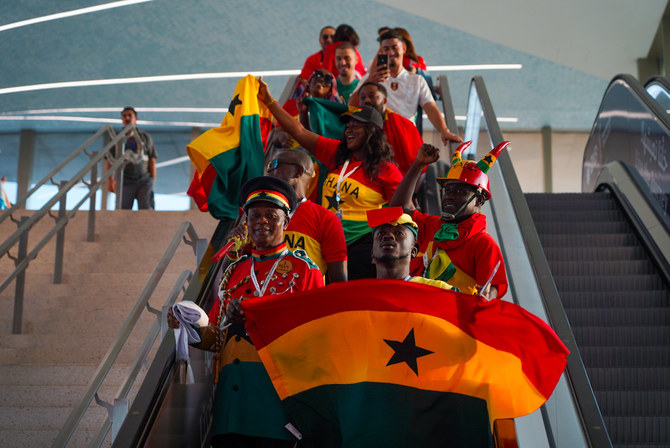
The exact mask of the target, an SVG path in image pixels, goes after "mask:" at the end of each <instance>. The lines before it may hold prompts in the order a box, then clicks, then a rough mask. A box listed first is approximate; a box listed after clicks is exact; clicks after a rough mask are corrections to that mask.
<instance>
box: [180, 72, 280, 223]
mask: <svg viewBox="0 0 670 448" xmlns="http://www.w3.org/2000/svg"><path fill="white" fill-rule="evenodd" d="M257 93H258V80H257V79H256V78H255V77H254V76H252V75H247V76H245V77H244V78H242V79H241V80H240V81H239V82H238V83H237V87H236V88H235V93H234V94H233V99H232V100H231V102H230V105H229V106H228V112H227V113H226V116H225V117H224V118H223V122H221V126H219V127H218V128H214V129H210V130H209V131H207V132H205V133H204V134H202V135H201V136H200V137H198V138H196V139H195V140H193V141H192V142H191V143H189V144H188V146H187V147H186V153H187V154H188V156H189V157H190V158H191V162H193V165H195V167H196V168H197V170H198V172H197V174H196V176H195V178H194V180H193V182H192V183H191V186H190V188H189V191H188V193H189V194H190V195H191V196H192V197H193V199H194V200H195V201H196V203H197V204H198V207H199V208H200V209H201V210H206V209H209V212H210V213H211V214H212V216H214V217H215V218H217V219H235V218H237V215H238V204H239V203H238V192H239V189H240V187H241V186H242V184H244V182H246V181H247V180H248V179H252V178H254V177H258V176H262V175H263V168H264V167H263V164H264V160H263V157H264V154H263V149H264V142H265V140H266V138H267V134H268V132H269V131H270V126H271V115H270V112H269V111H268V109H267V107H265V105H264V104H262V103H261V102H260V101H258V98H257V97H256V94H257ZM204 198H206V199H207V203H206V206H205V204H204Z"/></svg>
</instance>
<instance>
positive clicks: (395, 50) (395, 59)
mask: <svg viewBox="0 0 670 448" xmlns="http://www.w3.org/2000/svg"><path fill="white" fill-rule="evenodd" d="M406 48H407V47H406V46H405V43H404V42H403V41H401V40H400V39H396V38H393V39H384V40H383V41H382V43H381V52H382V54H387V55H388V57H389V69H390V70H391V73H397V72H398V71H400V68H401V67H402V57H403V56H404V54H405V51H406Z"/></svg>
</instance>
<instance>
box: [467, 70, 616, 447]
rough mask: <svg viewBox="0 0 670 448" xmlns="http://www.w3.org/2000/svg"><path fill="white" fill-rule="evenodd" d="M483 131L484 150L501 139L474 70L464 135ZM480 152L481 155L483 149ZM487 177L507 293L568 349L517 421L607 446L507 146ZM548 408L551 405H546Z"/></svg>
mask: <svg viewBox="0 0 670 448" xmlns="http://www.w3.org/2000/svg"><path fill="white" fill-rule="evenodd" d="M482 132H484V133H485V134H488V137H489V142H488V143H489V144H490V146H488V145H482V149H485V148H486V152H488V150H489V149H490V148H491V147H494V146H496V145H498V144H500V143H502V142H503V141H504V138H503V135H502V132H501V130H500V127H499V125H498V122H497V118H496V115H495V113H494V111H493V107H492V105H491V100H490V98H489V95H488V92H487V90H486V86H485V84H484V80H483V79H482V78H481V77H479V76H475V77H473V78H472V82H471V86H470V95H469V101H468V112H467V126H466V132H465V135H466V140H473V145H472V146H471V147H474V148H476V147H477V140H478V138H479V136H480V133H482ZM480 153H481V154H480V155H483V154H484V153H485V152H484V151H480ZM489 177H490V179H491V184H492V186H495V195H494V198H493V199H492V200H491V201H490V203H491V208H492V209H493V210H494V214H493V215H494V217H495V225H496V231H497V233H498V235H499V236H500V246H501V250H502V252H503V257H504V259H505V260H508V263H509V265H508V266H507V268H508V271H509V272H508V274H509V284H510V294H511V295H512V296H513V297H514V300H515V301H516V302H517V303H519V304H520V305H522V306H523V307H524V308H526V309H528V310H529V311H531V312H533V313H534V314H536V315H538V316H539V317H541V318H543V319H544V320H546V321H548V322H549V323H550V325H551V326H552V327H553V328H554V330H555V331H556V333H557V335H558V336H559V337H560V339H561V341H563V343H564V344H565V345H566V346H567V347H568V349H569V350H570V355H569V356H568V363H567V367H566V374H565V375H564V378H562V379H561V381H559V384H558V386H557V388H556V391H555V392H554V394H553V395H552V397H551V398H550V399H549V401H547V403H546V404H545V405H544V406H543V407H542V408H541V410H540V415H541V420H540V418H539V417H540V415H534V414H531V416H528V417H524V419H527V418H530V419H533V418H535V421H530V420H527V421H525V422H523V420H521V424H522V425H523V424H526V427H527V429H528V431H529V432H530V433H532V432H533V431H537V427H538V426H540V425H542V426H543V428H544V429H545V430H546V439H547V440H546V441H547V443H548V446H557V445H556V443H557V442H556V436H557V435H560V436H561V437H563V438H569V439H571V444H570V446H593V447H609V446H611V441H610V440H609V435H608V434H607V430H606V429H605V424H604V421H603V419H602V415H601V413H600V409H599V407H598V404H597V401H596V399H595V395H594V393H593V390H592V388H591V384H590V381H589V378H588V375H587V373H586V369H585V367H584V363H583V361H582V358H581V356H580V354H579V349H578V347H577V344H576V342H575V339H574V335H573V334H572V329H571V327H570V323H569V322H568V318H567V315H566V313H565V310H564V309H563V305H562V303H561V300H560V297H559V295H558V291H557V289H556V285H555V283H554V280H553V276H552V274H551V270H550V268H549V264H548V262H547V259H546V257H545V255H544V250H543V249H542V245H541V243H540V239H539V236H538V234H537V231H536V230H535V225H534V222H533V219H532V216H531V214H530V210H529V209H528V204H527V203H526V200H525V197H524V195H523V192H522V190H521V186H520V184H519V181H518V179H517V176H516V173H515V171H514V167H513V166H512V161H511V158H510V156H509V154H508V152H507V151H503V152H502V154H501V155H500V156H499V157H498V159H497V161H496V164H495V165H494V166H493V167H492V169H491V170H490V171H489ZM512 260H514V263H512ZM530 279H532V281H529V280H530ZM538 298H539V300H538ZM549 408H550V409H551V411H548V410H547V409H549ZM517 420H519V419H517ZM538 420H540V421H538ZM542 421H543V423H542ZM517 424H519V423H517ZM575 425H577V426H575ZM576 427H579V428H581V430H582V431H583V432H584V433H585V436H586V437H583V436H582V435H581V434H577V432H576V431H574V430H575V428H576ZM567 428H569V429H567ZM568 433H569V434H568ZM520 435H521V434H520ZM519 442H521V437H520V440H519ZM534 443H536V441H534ZM535 446H540V445H535Z"/></svg>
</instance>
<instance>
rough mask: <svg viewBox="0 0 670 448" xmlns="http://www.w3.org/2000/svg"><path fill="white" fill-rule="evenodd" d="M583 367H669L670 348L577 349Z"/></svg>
mask: <svg viewBox="0 0 670 448" xmlns="http://www.w3.org/2000/svg"><path fill="white" fill-rule="evenodd" d="M579 352H580V353H581V355H582V359H583V360H584V365H586V366H587V367H589V368H593V367H601V368H602V367H670V347H663V346H653V347H579Z"/></svg>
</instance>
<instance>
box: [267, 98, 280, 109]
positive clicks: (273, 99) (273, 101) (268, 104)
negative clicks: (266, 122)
mask: <svg viewBox="0 0 670 448" xmlns="http://www.w3.org/2000/svg"><path fill="white" fill-rule="evenodd" d="M276 102H277V100H276V99H275V98H272V101H270V102H269V103H267V104H266V105H265V107H270V104H272V103H276Z"/></svg>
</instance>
